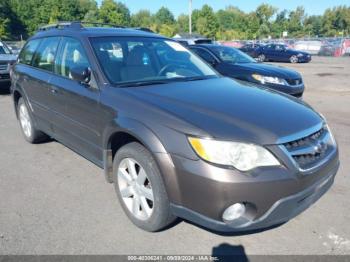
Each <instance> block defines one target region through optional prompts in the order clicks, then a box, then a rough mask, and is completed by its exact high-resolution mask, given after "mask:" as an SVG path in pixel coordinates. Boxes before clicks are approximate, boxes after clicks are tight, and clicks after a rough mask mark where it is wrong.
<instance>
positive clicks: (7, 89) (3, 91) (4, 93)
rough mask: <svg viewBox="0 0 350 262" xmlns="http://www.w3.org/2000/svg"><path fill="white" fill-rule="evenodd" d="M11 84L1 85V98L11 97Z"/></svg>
mask: <svg viewBox="0 0 350 262" xmlns="http://www.w3.org/2000/svg"><path fill="white" fill-rule="evenodd" d="M10 87H11V84H10V83H0V95H1V96H7V95H10V94H11V93H10Z"/></svg>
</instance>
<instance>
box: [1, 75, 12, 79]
mask: <svg viewBox="0 0 350 262" xmlns="http://www.w3.org/2000/svg"><path fill="white" fill-rule="evenodd" d="M4 79H6V80H8V79H10V74H1V75H0V80H4Z"/></svg>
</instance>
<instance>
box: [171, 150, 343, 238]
mask: <svg viewBox="0 0 350 262" xmlns="http://www.w3.org/2000/svg"><path fill="white" fill-rule="evenodd" d="M172 160H173V162H174V165H175V167H176V169H177V171H176V173H177V176H178V181H176V187H177V188H178V189H179V190H180V192H179V197H178V202H177V203H176V202H174V201H172V203H173V204H172V205H171V208H172V212H173V213H174V215H176V216H178V217H181V218H184V219H187V220H190V221H192V222H194V223H195V224H198V225H201V226H204V227H206V228H209V229H212V230H215V231H221V232H238V231H249V230H256V229H263V228H268V227H270V226H273V225H277V224H280V223H283V222H286V221H288V220H290V219H292V218H293V217H295V216H297V215H298V214H300V213H301V212H303V211H304V210H305V209H307V208H308V207H309V206H310V205H312V204H313V203H314V202H316V201H317V200H318V199H319V198H320V197H321V196H322V195H323V194H324V193H325V192H327V190H328V189H329V188H330V187H331V185H332V184H333V181H334V177H335V174H336V172H337V170H338V168H339V160H338V152H336V153H335V154H334V156H333V157H332V159H330V160H329V161H328V162H327V163H326V164H325V165H324V166H322V167H321V168H320V169H318V170H316V171H314V172H313V173H309V174H303V175H302V174H300V173H298V172H292V171H291V170H290V169H287V168H283V167H281V168H261V169H259V170H256V171H255V172H253V173H250V174H244V173H241V172H238V171H236V170H227V169H223V168H220V167H216V166H213V165H210V164H208V163H205V162H204V161H201V160H198V161H193V160H188V159H184V158H181V157H179V156H172ZM172 184H173V186H175V181H172ZM167 188H168V189H169V186H167ZM170 191H171V190H170ZM171 200H172V199H171ZM235 203H251V204H253V205H254V206H255V214H254V217H253V218H252V219H251V220H249V221H246V222H244V223H242V224H239V225H237V224H230V223H229V222H227V223H226V222H224V221H223V219H222V214H223V212H224V210H225V209H226V208H227V207H229V206H231V205H232V204H235Z"/></svg>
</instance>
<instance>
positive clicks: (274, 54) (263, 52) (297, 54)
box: [255, 44, 311, 64]
mask: <svg viewBox="0 0 350 262" xmlns="http://www.w3.org/2000/svg"><path fill="white" fill-rule="evenodd" d="M255 52H256V58H257V60H258V61H260V62H264V61H275V62H290V63H293V64H294V63H308V62H310V61H311V55H310V54H309V53H307V52H302V51H298V50H294V49H290V48H288V47H287V46H286V45H284V44H268V45H264V46H261V47H259V48H258V49H257V50H256V51H255Z"/></svg>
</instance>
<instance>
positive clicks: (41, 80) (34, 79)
mask: <svg viewBox="0 0 350 262" xmlns="http://www.w3.org/2000/svg"><path fill="white" fill-rule="evenodd" d="M59 41H60V38H59V37H48V38H44V39H35V40H32V41H30V42H29V43H28V44H27V45H26V47H25V49H24V50H23V52H21V55H20V57H19V65H18V66H16V71H17V72H19V73H20V77H19V82H20V83H21V87H22V88H23V90H24V92H25V95H26V97H27V98H28V101H29V103H30V105H31V108H32V110H33V112H34V117H35V120H36V122H37V125H38V128H39V129H41V130H43V131H46V132H48V133H51V125H52V123H54V122H55V121H56V118H55V114H54V112H53V111H52V108H51V102H52V101H50V95H49V94H50V93H49V92H50V79H51V77H52V75H53V71H54V60H55V56H56V52H57V48H58V45H59Z"/></svg>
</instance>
